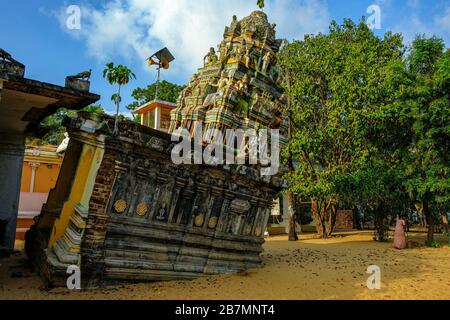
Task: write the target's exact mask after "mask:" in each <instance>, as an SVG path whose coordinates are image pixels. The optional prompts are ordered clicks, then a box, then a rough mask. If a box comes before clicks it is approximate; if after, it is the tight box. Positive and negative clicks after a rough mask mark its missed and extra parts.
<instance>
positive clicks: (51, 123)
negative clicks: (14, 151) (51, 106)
mask: <svg viewBox="0 0 450 320" xmlns="http://www.w3.org/2000/svg"><path fill="white" fill-rule="evenodd" d="M83 111H87V112H93V113H98V114H103V113H105V112H104V110H103V108H102V107H101V106H100V105H91V106H88V107H86V108H84V109H83ZM76 113H77V111H75V110H68V109H59V110H58V111H57V112H56V113H54V114H52V115H51V116H48V117H47V118H45V119H44V120H43V121H42V122H41V125H42V126H43V127H46V129H47V130H48V132H47V133H46V134H45V135H44V136H43V137H42V139H35V138H31V137H30V138H28V139H27V144H31V145H47V144H51V145H59V144H60V143H61V142H62V141H63V140H64V133H65V132H66V128H65V127H63V126H62V124H61V123H62V120H63V119H64V118H65V117H75V116H76Z"/></svg>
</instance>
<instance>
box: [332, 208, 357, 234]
mask: <svg viewBox="0 0 450 320" xmlns="http://www.w3.org/2000/svg"><path fill="white" fill-rule="evenodd" d="M350 229H353V211H352V210H338V212H337V214H336V227H335V230H350Z"/></svg>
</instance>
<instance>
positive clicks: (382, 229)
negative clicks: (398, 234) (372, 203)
mask: <svg viewBox="0 0 450 320" xmlns="http://www.w3.org/2000/svg"><path fill="white" fill-rule="evenodd" d="M374 223H375V230H376V235H375V240H376V241H380V242H384V241H387V239H388V226H387V223H386V212H385V210H384V204H383V203H381V204H379V205H378V207H377V208H376V209H375V219H374Z"/></svg>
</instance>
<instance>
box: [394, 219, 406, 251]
mask: <svg viewBox="0 0 450 320" xmlns="http://www.w3.org/2000/svg"><path fill="white" fill-rule="evenodd" d="M405 229H406V222H405V220H404V219H403V217H400V218H397V224H396V226H395V232H394V248H396V249H405V248H406V246H407V243H406V231H405Z"/></svg>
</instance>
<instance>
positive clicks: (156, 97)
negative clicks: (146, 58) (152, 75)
mask: <svg viewBox="0 0 450 320" xmlns="http://www.w3.org/2000/svg"><path fill="white" fill-rule="evenodd" d="M160 75H161V61H160V62H159V63H158V79H157V80H156V93H155V100H158V94H159V77H160Z"/></svg>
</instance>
